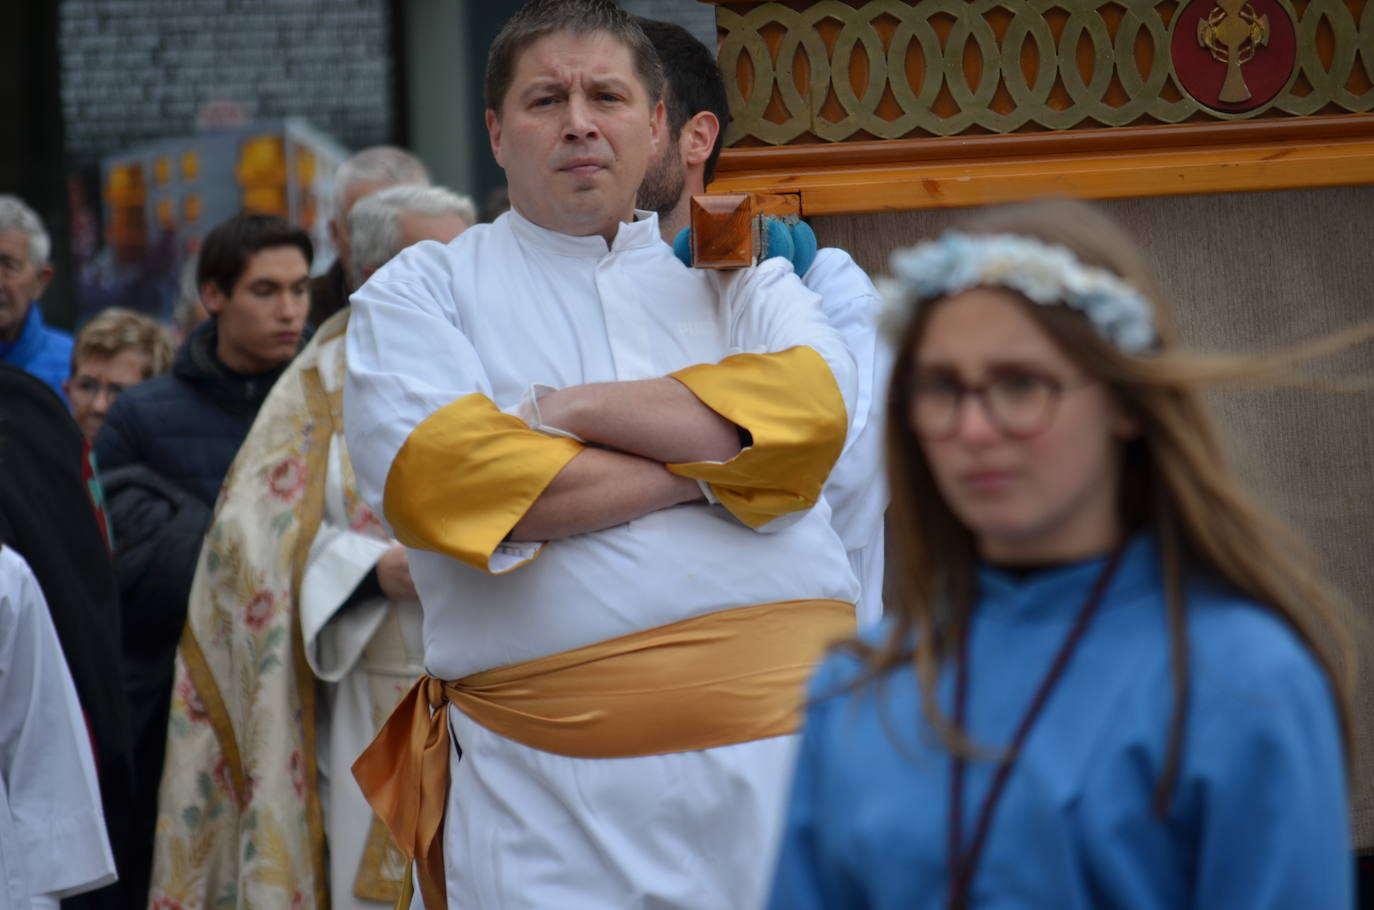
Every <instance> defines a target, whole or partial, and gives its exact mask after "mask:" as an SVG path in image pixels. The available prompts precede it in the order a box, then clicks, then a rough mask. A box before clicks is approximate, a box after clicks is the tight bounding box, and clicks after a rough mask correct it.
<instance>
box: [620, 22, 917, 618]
mask: <svg viewBox="0 0 1374 910" xmlns="http://www.w3.org/2000/svg"><path fill="white" fill-rule="evenodd" d="M639 25H640V27H641V28H643V29H644V34H646V35H648V36H649V40H650V41H651V42H653V45H654V50H656V51H657V52H658V55H659V60H660V61H661V62H662V63H663V71H664V73H665V75H666V77H667V87H666V89H665V90H664V105H665V107H666V108H667V114H668V143H667V144H666V145H665V146H664V148H663V151H662V153H661V154H660V155H659V156H658V158H657V159H656V160H655V161H654V162H653V163H652V164H651V165H650V166H649V172H648V173H647V174H646V175H645V176H644V183H643V184H642V185H641V186H640V189H639V207H640V208H643V209H648V210H650V211H653V212H657V213H658V224H659V229H660V231H661V232H662V235H663V239H664V240H665V241H667V242H668V243H669V244H672V242H673V239H674V238H675V237H676V236H677V235H678V233H679V232H680V231H681V230H682V229H683V228H685V227H687V226H688V219H689V205H690V203H691V200H692V196H694V195H697V194H698V193H704V192H706V185H707V184H709V183H710V182H711V180H712V179H713V178H714V176H715V171H716V162H717V160H718V159H719V158H720V150H721V144H722V141H723V138H724V135H725V129H726V127H727V126H728V125H729V122H730V108H729V105H728V104H727V102H726V96H725V81H724V80H723V79H722V78H721V75H720V69H719V67H717V66H716V61H715V58H713V57H712V56H711V52H710V51H709V50H707V49H706V46H705V45H703V44H702V43H701V42H700V41H698V40H697V39H696V38H694V37H692V34H691V33H690V32H688V31H687V30H686V29H684V28H682V27H681V26H679V25H674V24H672V23H669V22H658V21H655V20H652V19H640V20H639ZM801 279H802V282H803V283H804V284H805V285H806V286H807V287H808V288H810V289H811V290H813V291H815V292H816V293H817V294H819V295H820V297H821V310H822V312H824V313H825V317H826V319H828V320H829V321H830V324H831V325H832V326H834V328H835V330H836V331H837V332H839V333H840V335H841V336H842V337H843V338H844V340H845V343H846V344H847V345H848V346H849V350H850V353H851V354H853V356H854V360H855V363H856V364H857V366H858V374H857V378H858V398H857V403H856V407H855V408H854V409H853V411H851V412H850V415H849V416H850V428H849V439H848V441H847V442H846V444H845V449H844V453H843V454H842V455H841V456H840V460H839V461H838V462H837V463H836V465H835V467H834V469H833V470H831V472H830V479H829V480H828V481H827V482H826V485H825V498H826V500H827V501H828V502H829V503H830V508H831V518H830V520H831V524H832V525H833V526H834V528H835V533H836V534H838V535H839V536H840V539H841V540H842V541H844V545H845V550H846V551H847V553H848V555H849V562H850V565H851V566H853V568H854V574H855V575H856V576H858V579H859V584H860V585H861V587H862V593H861V594H860V595H859V605H858V614H859V624H860V626H866V625H868V624H870V623H873V622H876V621H877V620H878V619H879V618H880V617H881V616H882V612H883V512H884V511H885V510H886V508H887V488H886V484H885V483H884V481H883V477H884V475H883V441H882V428H883V407H884V406H885V403H886V401H887V394H886V391H887V376H888V373H889V372H890V371H891V366H892V360H891V356H890V354H889V353H888V351H887V349H886V347H885V346H884V344H883V343H882V341H881V340H880V339H879V337H878V331H877V316H878V308H879V298H878V292H877V291H876V290H875V289H874V287H873V283H872V282H871V281H869V279H868V276H867V275H865V274H864V273H863V270H862V269H860V268H859V267H858V266H857V265H856V264H855V263H854V260H853V259H851V258H850V257H849V254H848V253H845V252H844V251H843V250H838V249H833V248H829V249H822V250H819V251H818V252H817V253H816V258H815V260H814V262H812V263H811V264H810V266H809V267H808V268H807V269H806V271H805V273H804V274H803V275H801Z"/></svg>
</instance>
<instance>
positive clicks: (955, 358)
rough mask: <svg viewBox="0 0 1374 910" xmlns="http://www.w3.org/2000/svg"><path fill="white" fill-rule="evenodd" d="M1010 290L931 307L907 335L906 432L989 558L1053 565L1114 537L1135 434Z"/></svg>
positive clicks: (979, 291) (976, 293) (968, 294)
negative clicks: (917, 333)
mask: <svg viewBox="0 0 1374 910" xmlns="http://www.w3.org/2000/svg"><path fill="white" fill-rule="evenodd" d="M1027 306H1030V304H1027V303H1026V302H1025V301H1023V300H1022V299H1021V298H1020V297H1019V296H1017V295H1016V294H1014V293H1012V292H1010V291H1006V290H1003V289H1001V288H993V287H986V288H985V287H979V288H973V289H971V290H968V291H965V292H963V293H961V294H957V295H954V296H952V297H949V298H947V299H946V300H944V301H941V302H939V303H937V304H935V308H934V309H933V311H932V312H931V313H930V315H929V317H928V319H927V321H926V325H925V330H924V332H923V333H922V335H921V337H920V338H919V339H918V340H917V342H916V351H915V357H914V369H913V376H912V378H911V383H912V385H911V412H910V414H909V415H908V419H909V421H910V424H911V427H912V430H913V431H914V432H915V433H916V436H917V438H918V439H919V440H920V444H921V448H922V450H923V452H924V453H925V457H926V460H927V462H928V463H929V465H930V470H931V473H932V474H933V475H934V478H935V483H936V485H937V487H938V488H939V490H940V492H941V494H942V495H943V496H944V498H945V501H946V503H948V505H949V507H950V509H951V510H952V511H953V512H954V514H955V515H956V516H957V517H958V518H959V520H960V521H962V522H963V523H964V525H965V526H966V527H968V529H969V530H970V531H971V532H972V534H973V536H974V538H975V540H976V541H977V543H978V548H979V553H980V555H981V556H982V557H983V558H984V559H986V560H989V561H991V562H996V563H1013V564H1015V563H1021V564H1027V563H1052V562H1064V561H1069V560H1073V559H1080V558H1084V557H1087V556H1091V555H1095V554H1098V553H1101V552H1104V551H1106V550H1108V549H1110V548H1111V547H1112V546H1113V545H1114V544H1115V543H1116V541H1117V540H1118V538H1119V536H1120V534H1121V530H1122V529H1121V518H1120V515H1119V510H1118V505H1117V486H1118V477H1119V474H1120V470H1121V442H1122V441H1123V440H1125V439H1129V438H1131V437H1132V436H1134V435H1135V433H1136V432H1137V430H1136V426H1135V424H1134V421H1132V420H1131V419H1129V418H1128V417H1127V416H1126V415H1125V414H1124V413H1123V412H1122V411H1121V409H1120V408H1119V406H1118V405H1117V404H1116V402H1115V400H1114V398H1113V396H1112V395H1111V394H1110V393H1109V392H1108V390H1107V388H1106V387H1105V386H1104V385H1103V384H1102V383H1101V382H1099V381H1097V380H1095V379H1093V378H1092V377H1090V376H1088V375H1087V374H1086V373H1084V372H1083V370H1082V369H1081V368H1079V367H1078V366H1076V365H1075V364H1074V363H1073V362H1072V361H1070V360H1069V358H1068V357H1067V356H1065V355H1064V353H1063V352H1062V351H1061V350H1060V349H1059V348H1058V347H1057V346H1056V345H1055V343H1054V341H1053V340H1051V338H1050V336H1049V335H1048V334H1047V333H1046V332H1045V331H1044V330H1043V329H1042V328H1040V326H1039V325H1038V324H1037V323H1036V322H1035V320H1034V319H1032V318H1031V317H1030V315H1028V313H1027V311H1026V307H1027Z"/></svg>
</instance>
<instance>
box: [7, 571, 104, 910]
mask: <svg viewBox="0 0 1374 910" xmlns="http://www.w3.org/2000/svg"><path fill="white" fill-rule="evenodd" d="M0 775H3V778H4V789H5V793H6V794H7V797H8V808H9V814H10V820H11V822H12V823H13V828H14V831H13V833H14V834H15V836H16V837H15V839H16V841H17V846H18V847H19V849H20V851H21V852H22V853H23V859H24V877H25V879H26V880H27V883H28V886H29V888H30V890H31V892H32V894H33V895H34V896H49V897H53V898H59V899H60V898H64V897H70V896H72V895H75V894H81V893H83V892H85V891H90V890H91V889H93V888H99V887H102V886H104V885H107V884H109V883H110V882H112V881H114V880H115V865H114V857H113V855H112V854H111V852H110V843H109V838H108V837H107V835H106V833H105V818H104V813H103V811H102V808H101V802H100V786H99V784H98V782H97V779H96V772H95V759H94V757H93V755H92V753H91V741H90V734H89V733H88V732H87V727H86V721H85V716H84V715H83V714H82V712H81V705H80V703H79V702H78V701H77V697H76V686H75V685H74V684H73V683H72V678H71V672H70V671H69V670H68V668H67V662H66V659H65V658H64V657H63V655H62V647H61V645H60V644H59V642H58V640H57V631H56V630H55V629H54V628H53V624H52V617H51V616H50V615H49V613H48V604H47V601H46V600H45V599H44V598H43V592H42V590H41V589H40V588H39V587H38V582H37V580H36V579H35V578H34V576H33V573H32V571H30V569H29V567H28V564H27V563H25V562H24V560H23V558H22V557H20V556H19V554H18V553H16V552H14V551H13V550H11V549H8V548H0Z"/></svg>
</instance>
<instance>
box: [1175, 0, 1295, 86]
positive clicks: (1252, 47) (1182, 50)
mask: <svg viewBox="0 0 1374 910" xmlns="http://www.w3.org/2000/svg"><path fill="white" fill-rule="evenodd" d="M1170 30H1171V32H1172V35H1171V37H1170V50H1171V56H1172V58H1173V64H1174V78H1175V79H1176V80H1177V82H1178V85H1179V88H1181V89H1182V90H1183V91H1185V92H1187V93H1188V94H1189V95H1192V96H1193V98H1195V99H1196V100H1197V101H1198V102H1199V103H1200V104H1203V105H1205V106H1207V107H1210V108H1212V109H1213V110H1217V111H1223V112H1226V113H1245V112H1246V111H1253V110H1255V109H1256V108H1259V107H1262V106H1264V105H1265V104H1268V103H1269V102H1270V101H1272V100H1273V99H1274V97H1275V96H1276V95H1278V93H1279V92H1281V91H1283V88H1284V86H1286V85H1287V84H1288V81H1289V80H1290V79H1291V78H1292V77H1293V70H1294V68H1295V67H1296V65H1297V60H1298V42H1297V29H1296V27H1295V26H1294V24H1293V14H1292V12H1291V11H1290V10H1289V9H1288V7H1287V6H1286V5H1285V4H1284V3H1282V2H1280V0H1192V2H1190V3H1189V4H1188V5H1187V6H1185V7H1184V8H1183V9H1181V10H1179V12H1178V14H1177V15H1175V16H1174V21H1173V23H1172V24H1171V29H1170Z"/></svg>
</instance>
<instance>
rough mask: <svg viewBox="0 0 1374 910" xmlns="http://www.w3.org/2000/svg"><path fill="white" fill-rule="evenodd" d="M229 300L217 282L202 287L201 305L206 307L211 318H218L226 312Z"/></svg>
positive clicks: (207, 283)
mask: <svg viewBox="0 0 1374 910" xmlns="http://www.w3.org/2000/svg"><path fill="white" fill-rule="evenodd" d="M227 300H228V297H227V296H226V295H225V293H224V290H223V289H222V288H220V286H219V284H218V283H217V282H214V281H207V282H205V283H204V284H202V285H201V286H200V305H201V306H203V307H205V312H207V313H209V314H210V315H211V316H218V315H219V314H220V313H221V312H222V311H223V310H224V304H225V302H226V301H227Z"/></svg>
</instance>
